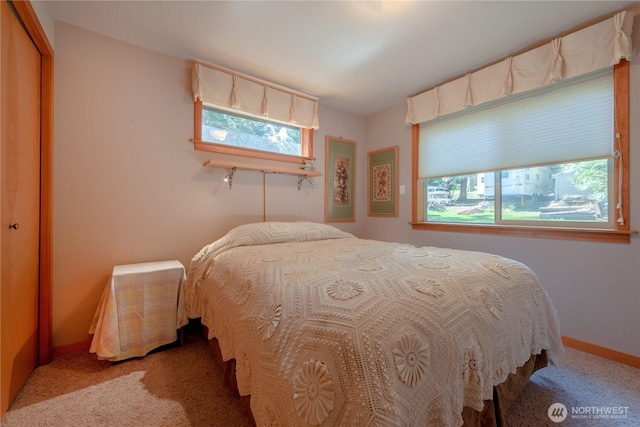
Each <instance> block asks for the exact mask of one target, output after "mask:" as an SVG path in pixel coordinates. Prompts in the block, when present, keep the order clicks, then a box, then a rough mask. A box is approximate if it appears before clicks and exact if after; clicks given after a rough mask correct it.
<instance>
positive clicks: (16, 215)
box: [0, 0, 41, 414]
mask: <svg viewBox="0 0 640 427" xmlns="http://www.w3.org/2000/svg"><path fill="white" fill-rule="evenodd" d="M0 18H1V25H2V28H1V36H2V37H1V45H0V56H1V61H2V63H1V66H0V74H1V75H0V80H1V88H0V94H1V98H2V103H1V106H0V112H1V117H0V123H1V128H2V133H1V142H2V144H1V145H2V151H1V154H0V162H1V163H0V171H1V180H2V182H1V186H0V195H1V197H0V198H1V203H2V207H1V211H0V213H1V223H0V227H1V228H0V234H1V247H0V255H1V259H2V261H1V267H0V268H1V278H2V282H1V285H0V297H1V298H0V299H1V310H0V316H1V319H0V340H1V346H0V361H1V369H2V379H1V389H0V397H1V399H0V409H1V411H0V412H1V413H2V414H4V413H5V412H6V410H7V408H8V406H9V404H10V403H11V401H12V400H13V399H14V398H15V396H16V394H17V393H18V392H19V391H20V389H21V387H22V385H23V384H24V382H25V381H26V380H27V378H28V377H29V375H30V374H31V372H32V371H33V370H34V369H35V367H36V365H37V361H38V289H39V250H40V247H39V239H40V120H41V116H40V114H41V92H40V90H41V55H40V53H39V51H38V49H37V48H36V47H35V45H34V44H33V42H32V41H31V38H30V37H29V35H28V34H27V33H26V31H25V29H24V28H23V26H22V24H21V21H20V20H19V19H18V18H17V16H16V14H15V12H14V10H13V9H12V7H11V6H10V5H9V3H7V2H6V1H4V0H3V1H1V4H0Z"/></svg>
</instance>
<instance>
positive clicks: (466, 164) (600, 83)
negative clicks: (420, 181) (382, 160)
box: [418, 67, 615, 178]
mask: <svg viewBox="0 0 640 427" xmlns="http://www.w3.org/2000/svg"><path fill="white" fill-rule="evenodd" d="M614 134H615V132H614V84H613V69H612V67H609V68H606V69H604V70H601V71H597V72H593V73H590V74H587V75H583V76H581V77H576V78H573V79H570V80H563V81H558V82H555V83H553V84H551V85H549V86H545V87H543V88H541V89H536V90H533V91H529V92H526V93H523V94H518V95H510V96H508V97H506V98H504V99H501V100H500V101H493V102H490V103H487V104H484V105H482V106H478V107H472V108H470V109H467V110H465V111H462V112H458V113H454V114H449V115H447V116H444V117H441V118H438V119H434V120H431V121H429V122H425V123H422V124H420V133H419V159H418V176H419V178H434V177H443V176H454V175H464V174H472V173H479V172H485V171H494V170H504V169H513V168H520V167H529V166H538V165H547V164H554V163H555V164H558V163H567V162H573V161H582V160H591V159H602V158H607V157H612V156H613V154H614Z"/></svg>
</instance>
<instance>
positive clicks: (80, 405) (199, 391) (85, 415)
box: [0, 331, 640, 427]
mask: <svg viewBox="0 0 640 427" xmlns="http://www.w3.org/2000/svg"><path fill="white" fill-rule="evenodd" d="M554 404H555V405H554ZM557 404H562V405H564V408H563V407H561V406H559V405H557ZM552 405H554V406H553V407H552V408H551V410H550V407H551V406H552ZM554 409H555V410H556V411H555V416H553V415H549V413H550V412H551V413H553V411H554ZM552 418H553V420H552ZM562 418H564V419H563V420H562V421H560V420H561V419H562ZM508 421H509V423H510V425H511V426H512V427H525V426H533V427H539V426H561V427H565V426H580V427H582V426H587V427H607V426H629V427H631V426H640V370H638V369H636V368H633V367H630V366H626V365H622V364H619V363H616V362H612V361H609V360H606V359H602V358H599V357H596V356H592V355H589V354H586V353H582V352H579V351H577V350H573V349H570V348H567V349H565V354H564V355H563V356H562V357H561V358H560V359H559V360H558V361H557V362H556V364H555V365H550V366H548V367H547V368H544V369H542V370H540V371H538V372H536V373H535V374H534V375H533V376H532V377H531V381H530V382H529V384H528V385H527V387H526V388H525V390H524V392H523V394H522V395H521V396H520V397H519V399H518V400H517V401H516V403H515V404H514V406H513V407H512V408H511V410H510V411H509V415H508ZM0 425H2V426H3V427H40V426H43V427H44V426H56V427H58V426H60V427H62V426H64V427H68V426H78V427H80V426H82V427H84V426H87V427H88V426H92V427H93V426H114V427H116V426H117V427H125V426H135V427H146V426H153V427H159V426H167V427H169V426H170V427H179V426H224V427H227V426H234V427H243V426H251V425H252V423H251V420H250V418H249V417H248V416H247V414H246V413H245V412H244V410H243V408H242V406H241V404H240V401H239V399H238V398H237V396H236V395H235V394H234V393H232V392H231V391H229V390H228V389H226V388H225V387H224V386H223V385H222V370H221V369H220V368H219V367H218V366H217V365H216V364H215V363H214V360H213V357H212V356H211V354H210V351H209V347H208V345H207V343H206V341H205V340H204V339H202V338H201V337H200V336H199V335H198V334H197V333H195V332H193V331H187V333H186V334H185V340H184V344H183V345H182V346H179V347H178V346H174V347H169V348H165V349H163V350H161V351H157V352H153V353H151V354H149V355H147V356H146V357H144V358H136V359H130V360H127V361H124V362H120V363H113V364H112V363H111V362H107V361H100V360H97V358H96V356H95V354H90V353H88V352H78V353H72V354H67V355H64V356H59V357H57V358H55V359H54V360H53V361H52V362H51V363H50V364H48V365H45V366H40V367H38V368H37V369H36V370H35V371H34V372H33V374H32V375H31V377H30V378H29V380H28V381H27V383H26V384H25V386H24V387H23V389H22V390H21V391H20V393H19V394H18V396H17V397H16V399H15V400H14V402H13V403H12V405H11V407H10V408H9V411H8V412H7V413H6V414H5V416H4V417H3V419H2V422H1V423H0Z"/></svg>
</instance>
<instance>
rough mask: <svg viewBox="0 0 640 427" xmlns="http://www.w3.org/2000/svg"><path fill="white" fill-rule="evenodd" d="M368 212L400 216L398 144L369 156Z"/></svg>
mask: <svg viewBox="0 0 640 427" xmlns="http://www.w3.org/2000/svg"><path fill="white" fill-rule="evenodd" d="M367 214H368V215H369V216H398V146H397V145H396V146H394V147H390V148H383V149H381V150H376V151H371V152H369V154H368V157H367Z"/></svg>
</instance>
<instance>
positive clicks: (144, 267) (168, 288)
mask: <svg viewBox="0 0 640 427" xmlns="http://www.w3.org/2000/svg"><path fill="white" fill-rule="evenodd" d="M185 278H186V275H185V269H184V266H183V265H182V264H181V263H180V262H179V261H176V260H173V261H159V262H147V263H142V264H128V265H117V266H115V267H113V272H112V274H111V278H110V279H109V282H108V283H107V286H106V287H105V289H104V291H103V293H102V298H101V299H100V304H99V305H98V308H97V310H96V313H95V315H94V316H93V321H92V322H91V326H90V328H89V333H90V334H94V335H93V340H92V341H91V348H90V349H89V351H90V352H91V353H96V354H97V356H98V359H100V360H109V361H112V362H115V361H119V360H124V359H128V358H131V357H140V356H145V355H146V354H147V353H149V352H150V351H151V350H153V349H155V348H158V347H160V346H163V345H165V344H171V343H173V342H175V341H176V340H177V339H178V332H177V331H178V329H180V328H182V327H183V326H185V325H186V324H187V323H188V318H187V310H186V306H185V299H184V291H183V289H182V288H183V286H182V284H183V282H184V281H185Z"/></svg>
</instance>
